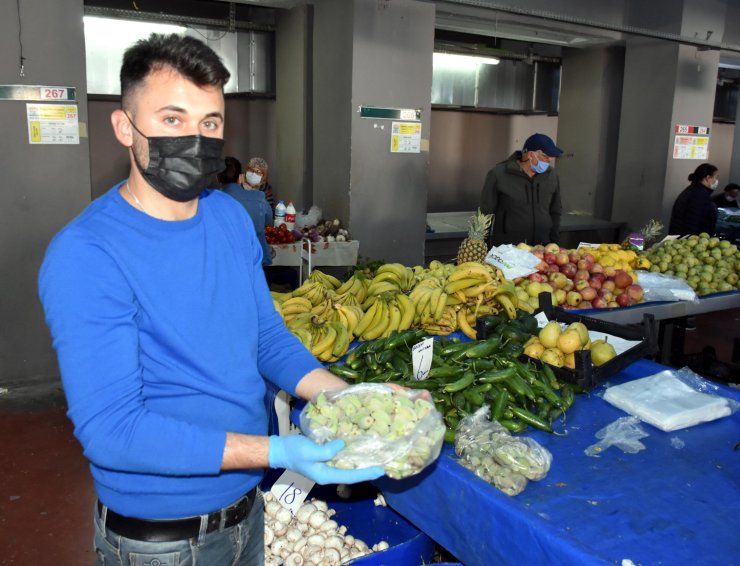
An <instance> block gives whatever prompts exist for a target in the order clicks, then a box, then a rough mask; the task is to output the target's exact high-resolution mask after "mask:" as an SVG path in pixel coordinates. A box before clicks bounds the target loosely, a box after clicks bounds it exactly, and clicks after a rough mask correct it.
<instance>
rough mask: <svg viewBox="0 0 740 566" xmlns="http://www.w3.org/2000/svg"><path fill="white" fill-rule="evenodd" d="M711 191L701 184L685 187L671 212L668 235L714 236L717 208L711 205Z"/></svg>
mask: <svg viewBox="0 0 740 566" xmlns="http://www.w3.org/2000/svg"><path fill="white" fill-rule="evenodd" d="M711 194H712V189H710V188H707V187H705V186H704V185H702V184H701V183H691V184H690V185H689V186H688V187H686V188H685V189H684V190H683V191H682V192H681V194H680V195H678V198H676V202H675V203H673V210H672V211H671V223H670V225H669V226H668V233H669V234H674V235H675V234H678V235H680V236H685V235H686V234H700V233H702V232H706V233H707V234H714V230H715V226H716V224H717V207H716V206H715V205H714V203H712V199H711V198H710V195H711Z"/></svg>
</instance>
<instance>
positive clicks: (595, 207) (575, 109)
mask: <svg viewBox="0 0 740 566" xmlns="http://www.w3.org/2000/svg"><path fill="white" fill-rule="evenodd" d="M562 61H563V66H562V74H561V87H560V110H559V119H558V133H557V143H558V146H559V147H562V148H563V150H564V151H565V153H564V154H563V156H562V157H561V158H560V159H558V161H557V168H558V173H559V175H560V183H561V191H562V199H563V209H564V210H566V211H567V210H579V211H584V212H587V213H588V214H590V215H593V216H595V217H596V218H609V217H610V215H611V208H612V200H613V196H614V173H615V169H616V154H617V143H618V140H619V117H620V106H621V98H622V77H623V75H624V50H623V49H622V48H620V47H597V48H591V49H564V50H563V54H562Z"/></svg>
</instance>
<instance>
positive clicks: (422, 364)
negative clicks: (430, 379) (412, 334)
mask: <svg viewBox="0 0 740 566" xmlns="http://www.w3.org/2000/svg"><path fill="white" fill-rule="evenodd" d="M433 354H434V338H427V339H425V340H422V341H421V342H419V343H418V344H414V347H413V348H412V349H411V363H412V366H413V372H414V379H416V380H417V381H421V380H423V379H426V378H427V376H428V375H429V370H430V369H431V368H432V355H433Z"/></svg>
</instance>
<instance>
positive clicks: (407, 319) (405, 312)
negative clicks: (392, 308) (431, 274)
mask: <svg viewBox="0 0 740 566" xmlns="http://www.w3.org/2000/svg"><path fill="white" fill-rule="evenodd" d="M396 301H397V302H398V307H399V308H400V309H401V323H400V324H399V326H398V328H399V330H406V329H408V328H411V325H412V324H413V323H414V318H415V316H416V307H415V306H414V304H413V303H412V302H411V299H409V298H408V297H407V296H406V295H404V294H400V295H398V296H397V297H396Z"/></svg>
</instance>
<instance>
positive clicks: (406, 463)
mask: <svg viewBox="0 0 740 566" xmlns="http://www.w3.org/2000/svg"><path fill="white" fill-rule="evenodd" d="M427 395H428V394H427ZM300 425H301V430H302V431H303V433H304V434H305V435H306V436H308V437H309V438H310V439H312V440H313V441H315V442H318V443H319V444H324V443H326V442H329V441H331V440H335V439H342V440H344V442H345V447H344V448H343V449H342V450H341V451H340V452H339V453H338V454H337V455H336V456H335V457H334V459H332V460H331V461H329V462H328V464H330V465H333V466H336V467H338V468H346V469H353V468H365V467H368V466H383V468H384V469H385V472H386V474H387V475H388V476H389V477H391V478H396V479H398V478H405V477H408V476H413V475H415V474H418V473H419V472H421V471H422V470H423V469H424V468H426V467H427V466H428V465H429V464H431V463H432V462H434V461H435V460H436V459H437V458H438V457H439V453H440V451H441V449H442V443H443V441H444V432H445V425H444V421H443V420H442V415H441V414H440V413H439V411H437V410H436V409H435V408H434V404H433V403H432V401H431V400H428V399H427V398H425V392H424V390H419V389H415V390H409V389H394V388H391V387H387V386H386V385H381V384H359V385H352V386H350V387H347V388H346V389H342V390H340V391H326V392H321V393H319V394H318V395H317V396H316V397H315V398H314V399H312V400H311V402H310V403H308V404H306V406H305V407H304V408H303V410H302V411H301V414H300Z"/></svg>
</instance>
